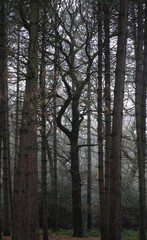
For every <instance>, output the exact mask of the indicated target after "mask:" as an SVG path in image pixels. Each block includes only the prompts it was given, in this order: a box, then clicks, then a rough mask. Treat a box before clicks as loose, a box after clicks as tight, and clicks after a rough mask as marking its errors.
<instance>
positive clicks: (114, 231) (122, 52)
mask: <svg viewBox="0 0 147 240" xmlns="http://www.w3.org/2000/svg"><path fill="white" fill-rule="evenodd" d="M127 25H128V0H121V1H120V10H119V22H118V43H117V56H116V75H115V89H114V108H113V123H112V144H111V185H110V191H111V194H110V222H109V223H110V240H120V239H121V135H122V117H123V97H124V80H125V60H126V44H127Z"/></svg>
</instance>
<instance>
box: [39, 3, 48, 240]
mask: <svg viewBox="0 0 147 240" xmlns="http://www.w3.org/2000/svg"><path fill="white" fill-rule="evenodd" d="M43 13H44V16H43V23H42V49H41V66H40V102H41V104H40V105H41V182H42V208H43V210H42V225H43V240H48V194H47V157H46V118H45V116H46V93H45V92H46V91H45V86H46V81H45V77H46V74H45V72H46V61H45V51H46V44H45V40H46V20H47V17H46V1H45V3H44V4H43Z"/></svg>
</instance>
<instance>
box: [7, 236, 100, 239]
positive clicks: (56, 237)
mask: <svg viewBox="0 0 147 240" xmlns="http://www.w3.org/2000/svg"><path fill="white" fill-rule="evenodd" d="M41 239H42V238H40V240H41ZM3 240H11V237H3ZM49 240H100V238H99V237H80V238H78V237H70V236H50V237H49Z"/></svg>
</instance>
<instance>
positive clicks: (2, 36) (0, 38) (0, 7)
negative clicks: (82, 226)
mask: <svg viewBox="0 0 147 240" xmlns="http://www.w3.org/2000/svg"><path fill="white" fill-rule="evenodd" d="M0 15H1V17H0V25H1V29H0V42H1V46H0V49H1V60H0V74H1V76H0V77H1V79H0V82H1V86H0V87H1V101H0V104H1V116H0V118H1V121H2V122H1V130H2V135H1V137H2V138H1V140H0V141H1V144H2V143H3V155H2V157H3V234H4V235H9V234H10V229H9V164H8V158H9V140H8V139H9V134H8V117H7V115H8V96H7V94H8V89H7V88H8V85H7V50H6V40H7V36H6V1H5V0H2V1H1V4H0Z"/></svg>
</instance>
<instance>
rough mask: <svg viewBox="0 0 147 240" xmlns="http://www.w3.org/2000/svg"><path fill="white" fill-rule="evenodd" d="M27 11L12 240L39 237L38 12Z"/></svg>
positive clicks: (32, 4)
mask: <svg viewBox="0 0 147 240" xmlns="http://www.w3.org/2000/svg"><path fill="white" fill-rule="evenodd" d="M20 4H22V2H21V3H20ZM20 7H22V6H20ZM30 9H31V19H30V23H31V24H30V25H27V26H26V22H25V26H26V27H27V29H28V30H29V49H28V66H27V79H26V89H25V96H24V105H23V112H22V121H21V129H20V144H19V156H18V168H17V176H16V187H15V189H16V191H15V198H14V200H15V202H14V204H15V205H14V209H15V213H14V214H15V215H14V226H13V227H14V230H13V239H14V240H26V239H27V240H37V239H38V234H39V232H38V203H37V84H38V60H37V59H38V46H37V40H38V19H39V17H38V16H39V14H38V13H39V11H38V1H37V0H30ZM21 10H22V9H21ZM23 20H24V19H23Z"/></svg>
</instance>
